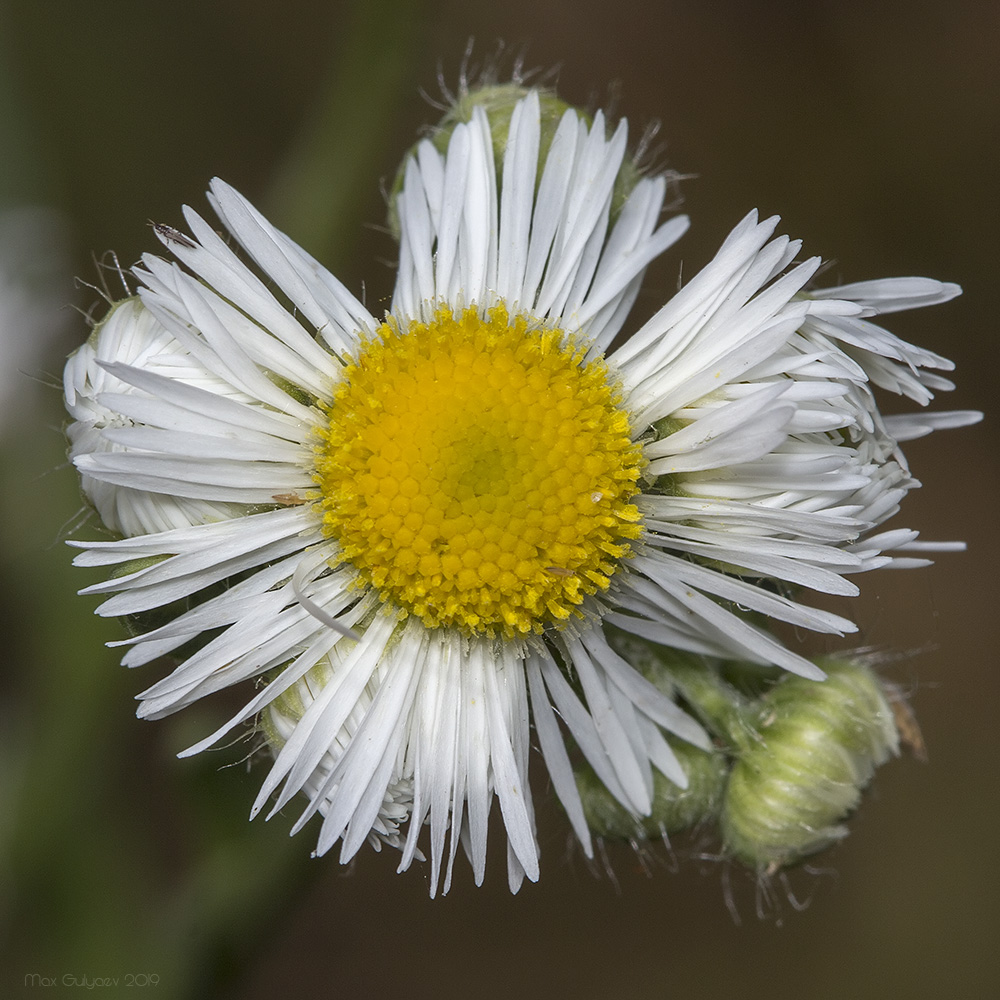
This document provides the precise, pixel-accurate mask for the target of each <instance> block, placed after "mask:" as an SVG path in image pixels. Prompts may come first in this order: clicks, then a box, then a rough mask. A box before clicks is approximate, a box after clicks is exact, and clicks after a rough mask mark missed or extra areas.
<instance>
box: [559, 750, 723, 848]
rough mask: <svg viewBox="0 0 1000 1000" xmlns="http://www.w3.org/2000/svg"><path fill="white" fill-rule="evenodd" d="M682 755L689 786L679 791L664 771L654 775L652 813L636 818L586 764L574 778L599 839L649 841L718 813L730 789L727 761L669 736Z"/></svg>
mask: <svg viewBox="0 0 1000 1000" xmlns="http://www.w3.org/2000/svg"><path fill="white" fill-rule="evenodd" d="M667 741H668V742H669V743H670V746H671V749H673V751H674V753H675V754H676V755H677V759H678V761H679V762H680V765H681V767H683V768H684V773H685V774H686V775H687V777H688V787H687V788H678V786H677V785H675V784H674V783H673V782H672V781H671V780H670V779H669V778H666V777H664V775H662V774H660V772H659V771H654V772H653V809H652V812H651V813H650V814H649V815H648V816H633V815H632V814H631V813H630V812H629V811H628V810H627V809H625V807H624V806H622V805H621V803H619V802H618V800H617V799H615V798H614V796H612V794H611V793H610V792H609V791H608V790H607V788H606V787H605V785H604V783H603V782H602V781H601V780H600V778H598V777H597V775H596V774H595V773H594V772H593V771H592V770H591V769H590V767H589V766H587V765H583V766H582V767H580V768H579V769H577V770H576V771H575V772H574V774H575V777H576V787H577V788H578V789H579V792H580V799H581V800H582V802H583V814H584V816H585V817H586V819H587V825H588V826H589V827H590V829H591V830H592V831H593V832H594V833H595V834H597V836H599V837H607V838H610V839H613V840H647V839H649V838H651V837H661V836H663V835H664V834H668V835H669V834H674V833H680V832H681V831H682V830H687V829H690V828H691V827H694V826H697V825H699V824H701V823H704V822H706V821H708V820H714V819H715V817H716V816H717V815H718V812H719V807H720V804H721V802H722V796H723V791H724V789H725V787H726V773H727V763H726V758H725V756H724V755H723V754H722V753H720V752H718V751H705V750H701V749H699V748H698V747H694V746H691V744H690V743H685V742H683V741H681V740H674V739H671V738H670V737H667Z"/></svg>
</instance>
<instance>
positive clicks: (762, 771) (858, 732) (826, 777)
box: [720, 661, 899, 871]
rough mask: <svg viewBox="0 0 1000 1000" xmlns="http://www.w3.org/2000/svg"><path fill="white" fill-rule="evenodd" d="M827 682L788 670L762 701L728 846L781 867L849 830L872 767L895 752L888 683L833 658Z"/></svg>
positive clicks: (726, 820) (743, 753)
mask: <svg viewBox="0 0 1000 1000" xmlns="http://www.w3.org/2000/svg"><path fill="white" fill-rule="evenodd" d="M823 668H824V669H825V670H826V671H827V673H828V677H827V679H826V680H825V681H812V680H806V679H805V678H802V677H796V676H792V675H788V676H786V677H784V678H782V679H781V680H780V681H778V682H777V683H776V684H775V685H774V686H773V687H772V688H771V689H770V690H769V691H768V692H767V693H766V694H765V695H764V696H763V697H762V698H761V700H760V702H759V707H760V709H761V712H760V715H759V718H758V720H757V724H756V726H755V739H754V740H753V741H752V742H750V743H744V744H743V746H742V747H741V748H740V753H739V756H738V758H737V760H736V761H735V763H734V764H733V767H732V771H731V772H730V775H729V783H728V786H727V788H726V796H725V801H724V803H723V808H722V814H721V817H720V826H721V831H722V836H723V840H724V843H725V847H726V850H727V851H728V852H729V853H731V854H732V855H734V856H735V857H737V858H740V859H741V860H742V861H744V862H746V863H747V864H748V865H751V866H753V867H755V868H760V869H767V870H770V871H774V870H777V869H778V868H780V867H783V866H785V865H788V864H792V863H793V862H795V861H798V860H800V859H802V858H804V857H806V856H807V855H810V854H814V853H815V852H816V851H820V850H822V849H823V848H825V847H827V846H829V845H830V844H832V843H834V842H835V841H837V840H839V839H840V838H842V837H844V836H846V834H847V828H846V827H845V826H844V825H843V824H842V820H843V819H844V818H845V817H846V816H847V814H848V813H850V812H851V811H852V810H853V809H854V808H855V807H856V806H857V805H858V802H859V801H860V799H861V792H862V791H863V789H864V788H865V787H866V785H867V784H868V782H869V781H870V780H871V777H872V775H873V773H874V771H875V768H876V767H878V766H879V765H880V764H882V763H884V762H885V761H886V760H887V759H888V757H889V756H890V755H891V754H896V753H898V750H899V736H898V733H897V731H896V725H895V722H894V719H893V711H892V708H891V707H890V705H889V703H888V701H887V700H886V697H885V693H884V691H883V687H882V684H881V682H880V681H879V679H878V677H877V676H876V675H875V673H874V672H873V671H872V670H870V669H869V668H867V667H865V666H862V665H861V664H858V663H851V662H843V661H841V662H829V663H824V664H823Z"/></svg>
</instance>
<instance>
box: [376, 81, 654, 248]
mask: <svg viewBox="0 0 1000 1000" xmlns="http://www.w3.org/2000/svg"><path fill="white" fill-rule="evenodd" d="M532 90H535V91H536V92H537V93H538V100H539V104H540V105H541V136H540V142H539V146H538V162H539V164H544V163H545V160H546V157H547V156H548V155H549V147H550V146H551V145H552V140H553V138H554V137H555V134H556V130H557V129H558V128H559V123H560V122H561V121H562V118H563V115H564V114H565V113H566V112H567V111H574V112H575V113H576V114H577V115H578V116H579V117H580V118H581V119H582V120H583V121H585V122H586V123H587V124H588V125H591V124H593V119H592V117H591V116H590V115H588V114H587V113H586V112H584V111H581V110H580V109H579V108H574V107H573V106H572V105H571V104H567V103H566V101H564V100H562V99H561V98H560V97H558V96H557V95H556V93H555V91H553V90H550V89H546V88H545V87H527V86H524V85H523V84H520V83H513V82H512V83H491V84H486V85H484V86H481V87H475V88H473V89H471V90H468V91H466V92H465V93H462V94H460V95H459V96H458V97H457V98H456V99H455V102H454V103H453V104H452V105H451V107H450V108H448V110H447V111H446V112H445V114H444V117H443V118H441V120H440V121H439V122H438V124H437V125H436V126H435V127H434V129H433V131H432V133H431V135H430V141H431V142H432V143H433V145H434V148H435V149H437V151H438V152H439V153H442V154H443V153H445V152H446V151H447V149H448V143H449V142H450V141H451V136H452V133H453V132H454V131H455V128H456V126H458V125H461V124H463V123H465V122H469V121H471V120H472V114H473V111H474V110H475V109H476V108H477V107H481V108H482V109H483V110H484V111H485V112H486V117H487V119H488V120H489V123H490V133H491V135H492V138H493V161H494V164H495V166H496V172H497V184H498V185H501V186H502V184H503V158H504V152H505V150H506V149H507V137H508V135H509V134H510V122H511V117H512V116H513V114H514V108H515V106H516V105H517V103H518V101H520V100H521V99H522V98H524V97H526V96H527V95H528V94H529V93H530V92H531V91H532ZM415 151H416V146H414V147H412V148H411V149H410V150H409V151H408V152H407V153H406V155H405V156H404V157H403V159H402V161H401V163H400V165H399V168H398V169H397V171H396V176H395V178H394V180H393V184H392V188H391V190H390V192H389V214H388V223H389V229H390V231H391V232H392V234H393V237H394V238H395V239H396V240H397V241H398V239H399V216H398V214H397V212H396V197H397V195H398V194H399V192H400V191H401V190H402V188H403V178H404V176H405V174H406V161H407V160H408V159H409V157H410V156H412V155H414V153H415ZM641 176H642V175H641V172H640V170H639V168H638V167H637V166H636V164H635V162H634V161H633V160H632V159H631V158H629V157H626V158H625V160H624V161H623V162H622V165H621V168H620V169H619V171H618V177H617V179H616V181H615V188H614V193H613V195H612V198H611V218H612V220H613V219H614V218H615V217H616V216H617V214H618V212H619V211H620V210H621V207H622V206H623V205H624V204H625V201H626V199H627V198H628V196H629V195H630V194H631V193H632V190H633V188H634V187H635V186H636V184H637V183H638V182H639V179H640V177H641ZM540 177H541V170H539V178H540Z"/></svg>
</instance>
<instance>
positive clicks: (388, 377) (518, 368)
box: [315, 306, 641, 637]
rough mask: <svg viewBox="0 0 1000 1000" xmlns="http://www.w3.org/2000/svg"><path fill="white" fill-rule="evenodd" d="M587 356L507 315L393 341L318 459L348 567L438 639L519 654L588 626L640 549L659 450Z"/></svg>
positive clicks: (327, 511) (384, 346)
mask: <svg viewBox="0 0 1000 1000" xmlns="http://www.w3.org/2000/svg"><path fill="white" fill-rule="evenodd" d="M585 353H586V352H585V350H581V349H579V348H577V347H574V346H573V344H572V343H569V342H568V340H567V338H566V336H565V335H564V334H563V333H562V332H561V331H559V330H553V329H530V328H529V323H528V321H527V319H526V318H524V317H516V318H514V319H510V318H509V317H508V315H507V312H506V310H505V309H504V308H503V307H502V306H497V307H494V308H493V310H492V311H491V312H490V313H489V315H488V318H486V319H483V318H482V317H481V316H480V315H479V313H478V312H477V311H476V310H475V309H467V310H465V311H464V312H462V313H460V314H457V315H456V314H453V313H452V312H451V311H450V310H448V309H442V310H440V311H439V312H438V313H437V314H436V316H435V317H434V319H433V321H432V322H430V323H420V322H412V323H411V324H410V325H409V327H407V328H406V329H401V328H399V327H398V325H397V324H395V323H394V322H392V321H389V322H387V323H385V324H383V325H382V327H381V328H380V329H379V331H378V333H377V335H376V336H375V337H374V338H373V339H371V340H370V341H368V342H366V343H365V344H364V345H363V347H362V350H361V352H360V354H359V355H358V357H357V359H356V360H355V361H354V362H353V363H351V364H349V365H348V366H347V367H346V368H345V369H344V373H343V379H342V380H341V381H340V382H339V383H338V385H337V386H336V388H335V390H334V394H333V402H332V403H331V405H330V408H329V424H328V425H327V426H326V427H324V428H323V429H322V430H321V431H320V437H321V441H320V443H319V445H318V446H317V460H316V475H315V479H316V482H317V484H318V486H319V493H320V499H319V506H320V509H321V510H322V512H323V527H324V531H325V533H326V534H327V535H329V536H331V537H332V538H335V539H336V540H337V541H338V543H339V546H340V551H341V558H342V559H343V560H346V561H349V562H351V563H352V564H353V565H354V566H355V567H356V568H357V570H358V571H359V573H360V574H361V578H362V579H363V580H364V581H365V582H366V583H368V584H370V585H371V586H372V587H375V588H376V589H377V590H378V591H379V593H380V595H381V597H382V598H383V599H384V600H387V601H393V602H395V603H396V604H398V605H399V606H400V607H401V608H403V609H404V610H405V611H406V612H408V613H410V614H414V615H417V616H418V617H419V618H420V619H421V620H422V621H423V622H424V624H426V625H427V626H428V627H432V628H433V627H436V626H439V625H444V626H454V627H457V628H459V629H460V630H461V631H463V632H464V633H466V634H481V635H482V634H485V635H502V636H507V637H510V636H514V635H521V634H526V633H529V632H541V631H542V630H543V629H544V628H545V626H546V625H549V624H559V623H561V622H565V621H566V620H567V619H568V618H569V617H570V615H571V614H573V613H574V612H576V613H580V612H579V606H580V605H581V604H582V603H583V602H584V600H585V598H586V597H587V596H588V595H593V594H596V593H598V592H599V591H603V590H606V589H607V587H608V585H609V582H610V578H611V576H612V575H613V574H614V572H615V570H616V568H617V567H618V565H619V563H620V560H621V559H623V558H625V557H627V556H628V555H629V551H630V548H629V539H634V538H637V537H638V536H639V534H640V529H639V525H638V523H637V522H638V519H639V512H638V510H637V509H636V507H635V506H634V505H633V504H631V503H629V500H630V498H631V497H632V496H634V494H635V493H636V492H637V490H638V487H637V485H636V483H637V480H638V478H639V468H640V464H641V451H640V449H639V447H638V446H637V445H635V444H634V443H633V442H632V440H631V436H630V433H629V422H628V417H627V415H626V413H625V412H624V410H622V409H621V407H620V395H619V393H618V391H617V389H616V387H615V386H614V384H613V383H612V381H611V380H610V379H609V374H608V370H607V367H606V366H605V364H604V362H603V361H601V360H597V361H591V362H590V363H589V364H587V363H585V359H584V355H585Z"/></svg>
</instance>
